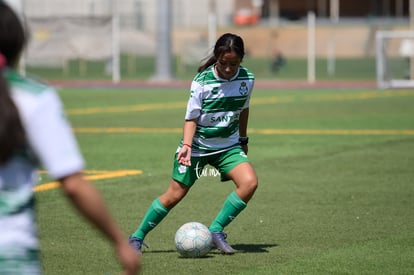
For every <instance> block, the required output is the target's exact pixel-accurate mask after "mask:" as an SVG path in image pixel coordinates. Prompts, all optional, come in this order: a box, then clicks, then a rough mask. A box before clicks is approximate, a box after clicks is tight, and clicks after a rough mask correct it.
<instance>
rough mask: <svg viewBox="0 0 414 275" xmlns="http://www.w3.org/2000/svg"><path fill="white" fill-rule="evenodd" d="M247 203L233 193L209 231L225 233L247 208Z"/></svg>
mask: <svg viewBox="0 0 414 275" xmlns="http://www.w3.org/2000/svg"><path fill="white" fill-rule="evenodd" d="M246 206H247V203H245V202H244V201H243V200H242V199H240V198H239V196H237V194H236V192H232V193H231V194H230V195H229V196H228V197H227V199H226V201H225V202H224V204H223V207H222V208H221V210H220V212H219V213H218V214H217V217H216V218H215V219H214V221H213V222H212V223H211V225H210V227H209V229H210V231H211V232H218V231H223V229H224V227H226V226H227V225H228V224H229V223H231V221H232V220H234V218H236V217H237V215H239V214H240V212H241V211H243V209H244V208H246Z"/></svg>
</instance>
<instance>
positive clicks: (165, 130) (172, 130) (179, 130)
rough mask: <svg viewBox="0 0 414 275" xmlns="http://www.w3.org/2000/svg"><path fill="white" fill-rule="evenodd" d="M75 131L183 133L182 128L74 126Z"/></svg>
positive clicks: (87, 132)
mask: <svg viewBox="0 0 414 275" xmlns="http://www.w3.org/2000/svg"><path fill="white" fill-rule="evenodd" d="M73 130H74V131H75V133H82V134H101V133H107V134H112V133H155V134H160V133H165V134H170V133H182V132H183V129H182V128H74V129H73Z"/></svg>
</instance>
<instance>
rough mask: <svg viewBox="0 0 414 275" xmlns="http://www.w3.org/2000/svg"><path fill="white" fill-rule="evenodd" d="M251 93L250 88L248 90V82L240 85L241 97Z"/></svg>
mask: <svg viewBox="0 0 414 275" xmlns="http://www.w3.org/2000/svg"><path fill="white" fill-rule="evenodd" d="M248 92H249V88H247V84H246V82H244V81H243V82H242V83H240V88H239V93H240V94H241V95H246V94H247V93H248Z"/></svg>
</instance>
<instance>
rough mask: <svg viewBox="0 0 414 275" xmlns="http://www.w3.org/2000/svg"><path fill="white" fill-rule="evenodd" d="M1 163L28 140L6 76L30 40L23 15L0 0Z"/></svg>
mask: <svg viewBox="0 0 414 275" xmlns="http://www.w3.org/2000/svg"><path fill="white" fill-rule="evenodd" d="M0 41H1V42H0V164H3V163H5V162H6V161H7V160H9V159H10V158H11V157H12V155H13V153H14V152H15V151H16V150H17V149H18V148H19V147H20V146H22V145H23V144H24V143H25V134H24V129H23V126H22V123H21V120H20V117H19V113H18V110H17V108H16V105H15V104H14V102H13V100H12V98H11V96H10V90H9V85H8V83H7V81H6V79H5V70H6V68H7V67H10V68H13V67H15V66H16V65H17V63H18V60H19V57H20V53H21V52H22V51H23V48H24V46H25V43H26V35H25V31H24V28H23V26H22V23H21V22H20V19H19V18H18V17H17V16H16V14H15V13H14V12H13V11H12V10H11V9H10V8H9V7H8V6H7V5H6V4H4V3H3V2H1V1H0Z"/></svg>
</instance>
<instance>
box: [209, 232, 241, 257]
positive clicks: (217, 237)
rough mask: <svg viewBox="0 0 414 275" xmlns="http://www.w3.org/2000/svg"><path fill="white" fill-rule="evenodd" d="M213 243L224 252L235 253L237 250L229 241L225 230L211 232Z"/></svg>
mask: <svg viewBox="0 0 414 275" xmlns="http://www.w3.org/2000/svg"><path fill="white" fill-rule="evenodd" d="M211 236H212V237H213V245H214V246H215V247H216V248H217V249H218V250H221V252H223V253H224V254H234V253H235V252H236V251H235V250H234V249H233V248H232V247H231V246H230V245H229V244H228V243H227V241H226V238H227V235H226V233H224V232H211Z"/></svg>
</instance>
